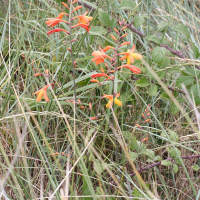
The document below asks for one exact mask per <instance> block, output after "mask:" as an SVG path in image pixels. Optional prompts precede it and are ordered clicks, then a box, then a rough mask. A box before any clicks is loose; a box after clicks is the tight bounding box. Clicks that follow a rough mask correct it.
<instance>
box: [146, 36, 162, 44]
mask: <svg viewBox="0 0 200 200" xmlns="http://www.w3.org/2000/svg"><path fill="white" fill-rule="evenodd" d="M145 39H146V40H148V41H152V42H155V43H156V44H160V38H159V37H158V36H156V35H148V36H146V37H145Z"/></svg>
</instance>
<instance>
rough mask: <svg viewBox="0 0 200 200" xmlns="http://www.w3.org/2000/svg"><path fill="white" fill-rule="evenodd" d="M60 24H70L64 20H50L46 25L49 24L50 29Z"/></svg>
mask: <svg viewBox="0 0 200 200" xmlns="http://www.w3.org/2000/svg"><path fill="white" fill-rule="evenodd" d="M60 22H64V23H66V24H69V22H67V21H64V20H62V19H50V20H48V21H46V22H45V23H46V24H47V27H49V26H52V27H54V26H55V25H56V24H58V23H60Z"/></svg>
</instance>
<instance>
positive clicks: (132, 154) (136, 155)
mask: <svg viewBox="0 0 200 200" xmlns="http://www.w3.org/2000/svg"><path fill="white" fill-rule="evenodd" d="M138 155H139V154H138V153H135V152H130V157H131V159H132V161H135V160H136V159H137V157H138Z"/></svg>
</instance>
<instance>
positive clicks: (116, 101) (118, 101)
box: [101, 93, 122, 108]
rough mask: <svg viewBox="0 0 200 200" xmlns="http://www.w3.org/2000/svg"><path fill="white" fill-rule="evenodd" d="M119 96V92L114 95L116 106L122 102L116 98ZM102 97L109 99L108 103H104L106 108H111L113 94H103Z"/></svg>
mask: <svg viewBox="0 0 200 200" xmlns="http://www.w3.org/2000/svg"><path fill="white" fill-rule="evenodd" d="M119 96H120V93H118V94H116V97H115V98H114V103H115V104H117V105H118V106H122V102H121V101H120V100H119V99H117V97H119ZM101 98H102V99H103V98H106V99H109V101H108V103H107V104H106V108H111V106H112V104H113V95H107V94H103V97H101Z"/></svg>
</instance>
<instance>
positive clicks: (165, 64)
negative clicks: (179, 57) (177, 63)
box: [160, 57, 170, 68]
mask: <svg viewBox="0 0 200 200" xmlns="http://www.w3.org/2000/svg"><path fill="white" fill-rule="evenodd" d="M169 65H170V59H169V58H168V57H164V58H163V60H162V62H161V63H160V66H161V68H165V67H169Z"/></svg>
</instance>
